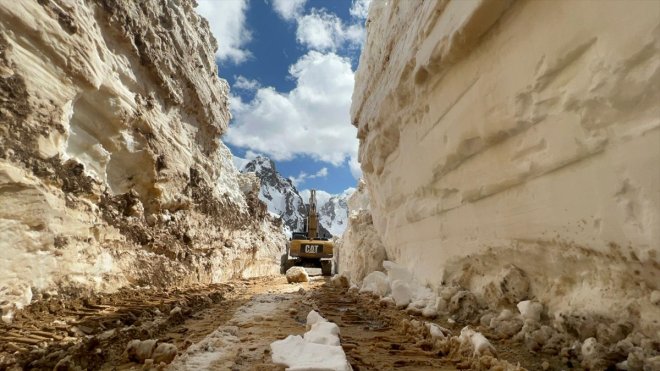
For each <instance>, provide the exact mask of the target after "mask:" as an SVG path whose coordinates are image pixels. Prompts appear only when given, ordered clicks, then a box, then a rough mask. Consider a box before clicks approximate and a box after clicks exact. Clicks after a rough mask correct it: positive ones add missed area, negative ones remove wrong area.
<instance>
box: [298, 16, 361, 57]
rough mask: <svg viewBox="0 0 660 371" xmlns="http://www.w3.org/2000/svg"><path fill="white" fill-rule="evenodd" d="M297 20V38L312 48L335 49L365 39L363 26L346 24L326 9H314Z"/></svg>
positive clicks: (356, 43)
mask: <svg viewBox="0 0 660 371" xmlns="http://www.w3.org/2000/svg"><path fill="white" fill-rule="evenodd" d="M297 21H298V28H297V30H296V40H297V41H298V42H299V43H301V44H303V45H305V46H307V47H308V48H310V49H314V50H320V51H327V50H331V51H335V50H337V49H339V48H341V47H342V46H344V45H348V46H358V45H361V44H362V41H363V39H364V33H365V31H364V27H363V26H361V25H359V24H351V25H345V24H344V22H342V20H341V19H340V18H339V17H337V16H336V15H335V14H332V13H328V12H327V11H325V10H324V9H321V10H317V9H312V11H311V12H310V13H309V14H306V15H304V16H301V17H298V18H297Z"/></svg>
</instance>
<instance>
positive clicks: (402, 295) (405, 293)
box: [392, 280, 412, 308]
mask: <svg viewBox="0 0 660 371" xmlns="http://www.w3.org/2000/svg"><path fill="white" fill-rule="evenodd" d="M411 298H412V291H411V290H410V286H409V285H408V284H407V283H406V282H405V281H401V280H395V281H392V299H394V303H395V304H396V306H397V307H399V308H402V307H405V306H406V305H408V304H410V299H411Z"/></svg>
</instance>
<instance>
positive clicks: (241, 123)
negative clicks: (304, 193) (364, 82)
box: [225, 51, 358, 166]
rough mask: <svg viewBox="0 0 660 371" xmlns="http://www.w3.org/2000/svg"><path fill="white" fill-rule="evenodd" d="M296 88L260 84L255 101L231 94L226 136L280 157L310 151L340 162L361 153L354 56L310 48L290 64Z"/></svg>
mask: <svg viewBox="0 0 660 371" xmlns="http://www.w3.org/2000/svg"><path fill="white" fill-rule="evenodd" d="M289 74H290V75H291V77H292V78H293V79H295V81H296V87H295V88H294V89H293V90H291V91H290V92H288V93H280V92H278V91H276V90H275V89H274V88H272V87H261V88H259V89H257V91H256V92H255V97H254V99H253V100H252V101H250V102H244V101H243V100H242V99H241V98H240V97H236V96H232V97H231V98H230V105H231V110H232V113H233V115H234V120H233V123H232V125H231V126H230V128H229V131H228V133H227V134H226V137H225V139H226V140H227V141H228V142H229V143H231V144H233V145H235V146H238V147H243V148H250V149H251V150H252V151H257V152H261V153H264V154H266V155H268V156H270V157H271V158H273V159H275V160H277V161H285V160H291V159H293V158H294V157H295V156H297V155H308V156H311V157H312V158H314V159H316V160H320V161H325V162H328V163H331V164H333V165H335V166H340V165H343V164H344V163H345V162H346V161H348V160H350V159H351V158H355V157H356V155H357V148H358V140H357V138H356V129H355V127H353V126H352V125H351V124H350V116H349V108H350V105H351V94H352V91H353V81H354V79H353V71H352V70H351V63H350V60H348V59H347V58H344V57H341V56H339V55H337V54H335V53H332V52H330V53H320V52H317V51H310V52H308V53H307V54H306V55H304V56H303V57H301V58H300V59H299V60H298V61H297V62H296V63H295V64H294V65H292V66H291V67H290V68H289Z"/></svg>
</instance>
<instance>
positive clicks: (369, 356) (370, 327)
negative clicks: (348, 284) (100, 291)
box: [312, 284, 456, 371]
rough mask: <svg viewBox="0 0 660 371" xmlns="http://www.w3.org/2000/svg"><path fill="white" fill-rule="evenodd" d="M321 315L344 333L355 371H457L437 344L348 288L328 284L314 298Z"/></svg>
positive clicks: (346, 346) (348, 353)
mask: <svg viewBox="0 0 660 371" xmlns="http://www.w3.org/2000/svg"><path fill="white" fill-rule="evenodd" d="M312 299H313V300H314V302H315V304H316V306H317V308H318V310H319V312H320V313H321V315H323V316H324V317H325V318H326V319H328V320H330V321H332V322H335V323H336V324H337V325H338V326H339V327H340V331H341V342H342V347H343V348H344V352H345V353H346V356H347V358H348V360H349V362H350V364H351V367H353V370H355V371H360V370H392V369H397V370H411V371H412V370H420V371H423V370H456V368H455V367H453V366H452V364H451V363H450V362H448V361H447V360H443V359H442V358H441V357H439V355H438V352H437V351H434V347H433V344H432V343H430V342H429V341H428V340H426V339H424V338H422V337H421V336H415V335H416V334H411V333H406V332H404V331H402V329H401V327H400V326H398V325H396V322H395V321H397V320H395V319H393V318H391V317H389V316H387V315H384V314H386V311H385V310H382V309H384V308H381V307H380V306H375V305H374V303H373V302H372V301H370V300H368V301H364V299H365V298H364V297H361V296H360V295H357V294H352V293H349V292H348V291H347V290H346V288H341V287H336V286H333V285H332V284H325V285H324V286H322V287H320V290H318V291H316V292H314V293H313V294H312Z"/></svg>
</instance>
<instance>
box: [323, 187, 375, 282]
mask: <svg viewBox="0 0 660 371" xmlns="http://www.w3.org/2000/svg"><path fill="white" fill-rule="evenodd" d="M348 210H349V211H348V213H349V216H348V227H347V228H346V231H344V234H343V235H342V237H341V240H340V241H339V242H338V243H337V244H336V245H335V262H336V264H335V265H336V267H337V273H340V274H343V275H345V276H346V277H347V278H348V279H349V281H351V282H353V283H359V282H361V281H362V279H363V278H364V277H365V276H366V275H367V274H369V273H370V272H373V271H375V270H378V269H381V264H382V262H383V261H384V260H385V259H386V258H387V255H386V253H385V246H384V245H383V243H382V242H381V240H380V236H379V235H378V232H377V231H376V230H375V229H374V225H373V220H372V218H371V211H370V209H369V194H368V190H367V186H366V184H365V182H364V181H363V180H360V181H359V182H358V187H357V190H356V191H355V192H353V194H352V195H351V196H350V198H349V199H348Z"/></svg>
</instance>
